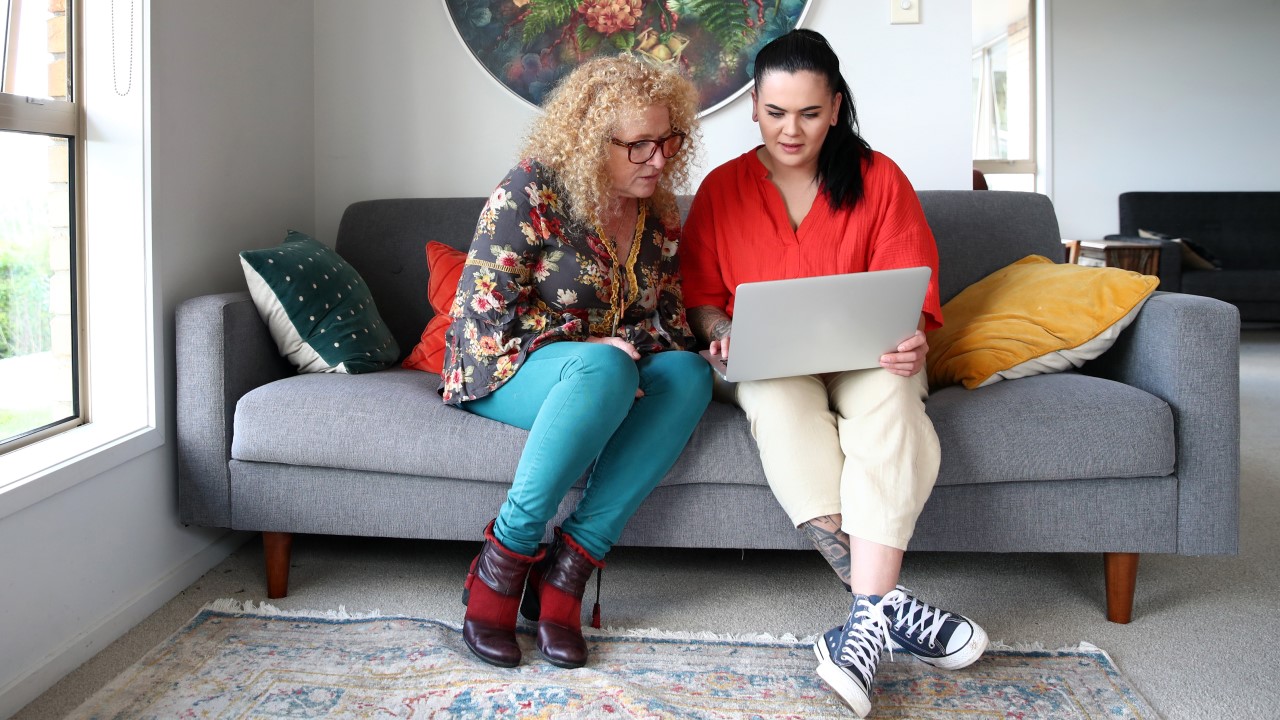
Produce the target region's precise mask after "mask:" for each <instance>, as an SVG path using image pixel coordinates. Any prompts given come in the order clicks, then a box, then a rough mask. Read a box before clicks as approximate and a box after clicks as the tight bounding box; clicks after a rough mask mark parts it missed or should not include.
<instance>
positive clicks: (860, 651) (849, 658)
mask: <svg viewBox="0 0 1280 720" xmlns="http://www.w3.org/2000/svg"><path fill="white" fill-rule="evenodd" d="M896 592H898V591H897V590H894V591H891V592H890V593H889V594H888V595H886V596H885V597H883V598H881V599H880V602H878V603H876V604H874V605H872V604H871V603H870V602H868V601H867V599H866V598H865V597H860V598H858V607H857V608H855V609H854V613H853V620H854V621H855V622H854V624H853V627H851V628H845V632H844V633H842V639H841V643H840V655H839V658H838V659H839V661H840V664H841V665H844V666H845V667H855V668H857V669H858V670H859V672H860V673H861V675H862V677H864V678H866V680H867V682H868V683H870V682H871V678H873V677H875V674H876V666H877V665H879V663H880V653H882V652H884V649H885V647H886V646H887V645H888V640H889V619H888V618H887V617H886V616H885V614H884V605H885V600H887V599H888V598H889V597H890V596H892V595H893V594H894V593H896ZM859 619H862V620H864V622H856V621H857V620H859ZM889 657H890V658H891V659H892V657H893V649H892V648H890V649H889Z"/></svg>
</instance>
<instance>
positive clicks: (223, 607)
mask: <svg viewBox="0 0 1280 720" xmlns="http://www.w3.org/2000/svg"><path fill="white" fill-rule="evenodd" d="M203 609H204V610H213V611H216V612H226V613H235V614H237V615H261V616H276V617H296V618H317V619H324V620H366V619H372V618H378V617H383V616H382V614H381V613H379V612H378V611H377V610H376V609H375V610H370V611H369V612H361V613H353V612H350V611H348V610H347V608H346V606H344V605H339V606H338V609H337V610H305V609H304V610H283V609H281V608H278V607H276V606H274V605H272V604H270V603H267V602H261V603H258V604H257V605H254V603H253V601H252V600H246V601H244V602H241V601H239V600H234V599H231V598H222V599H219V600H214V601H213V602H211V603H209V604H208V605H205V606H204V608H203ZM394 617H402V616H399V615H397V616H394ZM433 622H437V623H439V624H441V625H447V626H449V627H452V628H453V629H455V630H461V628H460V627H457V626H455V625H453V624H452V623H447V622H444V621H441V620H434V621H433ZM582 634H583V635H586V636H588V637H590V636H592V635H599V636H612V637H628V638H637V639H650V640H707V641H713V642H714V641H721V642H756V643H788V644H790V643H801V644H809V643H813V642H816V641H817V639H818V635H817V634H813V635H805V636H804V637H797V636H796V635H794V634H793V633H783V634H781V635H773V634H770V633H754V632H742V633H717V632H712V631H710V630H663V629H662V628H656V627H650V628H625V627H612V626H610V627H607V628H604V629H603V630H596V629H593V628H587V627H584V628H583V629H582ZM988 649H989V650H1003V651H1008V652H1023V653H1025V652H1060V653H1061V652H1087V653H1101V654H1102V655H1104V656H1106V657H1107V660H1108V661H1110V659H1111V657H1110V655H1107V652H1106V651H1105V650H1103V649H1102V648H1100V647H1098V646H1097V645H1094V644H1093V643H1090V642H1086V641H1084V640H1082V641H1080V643H1078V644H1076V645H1068V646H1064V647H1060V648H1058V649H1057V650H1049V649H1048V648H1046V647H1045V646H1044V643H1042V642H1020V643H1013V644H1009V643H1006V642H1004V641H1003V640H992V641H991V643H990V644H989V645H988ZM1113 664H1114V663H1113Z"/></svg>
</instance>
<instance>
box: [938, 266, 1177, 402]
mask: <svg viewBox="0 0 1280 720" xmlns="http://www.w3.org/2000/svg"><path fill="white" fill-rule="evenodd" d="M1159 282H1160V280H1159V278H1156V277H1153V276H1151V275H1140V274H1138V273H1136V272H1130V271H1128V270H1120V269H1118V268H1094V267H1083V266H1080V265H1064V264H1057V263H1054V262H1053V261H1052V260H1049V259H1048V258H1046V257H1042V256H1040V255H1028V256H1027V257H1025V258H1023V259H1021V260H1019V261H1017V262H1015V263H1013V264H1011V265H1008V266H1006V267H1003V268H1001V269H1000V270H997V271H996V272H993V273H991V274H990V275H988V276H987V277H985V278H983V279H981V280H979V281H978V282H976V283H974V284H972V285H970V286H969V287H967V288H965V289H964V290H963V291H962V292H961V293H960V294H959V295H956V296H955V297H954V298H952V299H951V301H950V302H948V303H947V304H946V305H944V306H943V308H942V316H943V317H944V318H945V319H946V324H945V325H943V326H942V327H941V328H938V329H937V330H934V331H933V332H931V333H929V336H928V339H929V356H928V372H929V385H930V386H931V387H934V388H939V387H945V386H947V385H955V384H957V383H961V384H963V385H964V386H965V387H966V388H969V389H970V390H972V389H974V388H978V387H982V386H984V385H990V384H992V383H995V382H999V381H1001V380H1012V379H1013V378H1019V377H1026V376H1028V375H1040V374H1043V373H1051V372H1060V371H1062V370H1066V369H1067V368H1069V367H1080V366H1081V365H1083V364H1084V363H1085V361H1087V360H1092V359H1093V358H1096V357H1098V356H1099V355H1101V354H1102V353H1104V352H1106V350H1107V348H1110V347H1111V345H1112V344H1113V343H1115V341H1116V338H1117V337H1119V335H1120V331H1121V330H1124V329H1125V328H1126V327H1128V326H1129V324H1130V323H1131V322H1133V318H1134V317H1135V316H1136V315H1137V314H1138V310H1140V309H1141V308H1142V304H1143V303H1144V302H1146V300H1147V298H1148V297H1150V296H1151V293H1152V291H1154V290H1155V289H1156V285H1158V284H1159Z"/></svg>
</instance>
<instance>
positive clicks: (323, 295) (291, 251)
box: [240, 230, 400, 373]
mask: <svg viewBox="0 0 1280 720" xmlns="http://www.w3.org/2000/svg"><path fill="white" fill-rule="evenodd" d="M240 265H241V266H242V268H243V269H244V276H245V281H246V282H247V283H248V285H249V295H250V296H251V297H253V304H254V305H255V306H256V307H257V308H258V314H259V315H261V316H262V320H263V322H265V323H266V324H267V328H268V329H269V330H270V331H271V337H272V338H273V339H274V340H275V341H276V347H277V348H278V349H279V350H280V354H281V355H282V356H284V357H285V358H288V360H289V362H290V363H292V364H293V365H294V367H296V368H298V371H299V372H304V373H316V372H325V373H363V372H372V371H374V370H381V369H382V368H384V367H387V366H388V365H390V364H391V363H393V362H395V360H396V358H398V357H399V356H400V348H399V346H398V345H397V344H396V340H395V338H393V337H392V336H391V333H390V331H388V329H387V327H386V325H384V324H383V322H382V317H381V316H380V315H378V308H377V307H376V306H375V305H374V302H373V297H372V295H370V293H369V288H368V286H367V285H365V283H364V280H363V279H361V277H360V274H359V273H358V272H356V271H355V269H354V268H352V267H351V266H350V265H348V264H347V263H346V262H344V261H343V259H342V258H341V257H339V256H338V254H337V253H336V252H334V251H333V250H331V249H329V248H328V247H327V246H325V245H324V244H323V243H321V242H319V241H317V240H315V239H314V238H311V237H308V236H307V235H304V234H303V233H300V232H296V231H293V230H290V231H289V233H288V235H287V236H286V237H285V240H284V243H282V244H281V245H278V246H276V247H272V248H265V249H262V250H246V251H245V252H242V253H240Z"/></svg>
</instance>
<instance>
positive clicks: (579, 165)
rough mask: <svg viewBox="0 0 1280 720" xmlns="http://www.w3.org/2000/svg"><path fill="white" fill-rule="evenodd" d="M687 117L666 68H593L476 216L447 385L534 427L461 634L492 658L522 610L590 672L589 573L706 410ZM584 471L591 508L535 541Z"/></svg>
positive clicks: (554, 652)
mask: <svg viewBox="0 0 1280 720" xmlns="http://www.w3.org/2000/svg"><path fill="white" fill-rule="evenodd" d="M696 113H697V106H696V92H695V91H694V89H693V87H692V86H691V85H690V84H689V82H688V81H687V80H685V79H683V78H681V77H680V76H679V75H678V74H676V73H675V72H674V71H671V70H666V69H661V68H658V67H655V66H652V65H650V64H648V63H646V62H644V61H642V60H638V59H634V58H631V57H627V56H621V57H614V58H602V59H597V60H592V61H590V62H587V63H585V64H583V65H582V66H580V67H579V68H578V69H577V70H575V71H574V72H572V73H570V74H569V75H568V76H567V77H566V78H565V79H564V80H563V81H562V82H561V84H560V85H559V86H558V88H557V89H556V91H555V92H554V93H553V94H552V96H551V97H550V99H549V100H548V101H547V103H546V105H545V107H544V113H543V115H542V117H541V118H540V119H539V120H537V121H536V122H535V123H534V125H533V127H532V129H531V131H530V133H529V135H528V139H527V141H526V143H525V146H524V148H523V149H522V151H521V160H520V161H519V163H518V164H517V165H516V167H515V168H513V169H512V170H511V171H510V172H509V173H508V174H507V176H506V178H504V179H503V180H502V182H501V183H499V185H498V187H497V189H495V190H494V191H493V194H492V195H491V196H490V197H489V201H488V203H487V204H486V205H485V207H484V210H483V211H481V213H480V219H479V221H478V222H477V224H476V232H475V236H474V238H473V239H472V242H471V249H470V252H469V253H468V255H467V260H466V265H465V266H464V268H463V272H462V277H461V279H460V281H459V284H458V292H457V295H456V296H455V298H454V303H453V309H452V311H451V316H452V323H451V324H450V327H449V330H448V333H447V334H446V341H445V362H444V369H443V371H442V373H441V375H442V378H443V381H444V382H443V385H442V388H441V393H442V395H443V398H444V401H445V402H446V403H449V404H453V405H459V406H461V407H462V408H463V409H464V410H467V411H469V412H472V413H474V414H476V415H480V416H482V417H486V418H490V419H492V420H497V421H499V422H503V423H507V424H509V425H515V426H517V427H521V428H524V429H526V430H528V431H529V438H528V440H527V441H526V443H525V447H524V450H523V452H522V454H521V456H520V462H519V465H518V466H517V468H516V473H515V478H514V479H513V481H512V484H511V489H510V490H509V491H508V493H507V498H506V501H505V502H504V503H503V504H502V507H501V508H500V509H499V510H498V514H497V517H496V518H495V519H494V520H493V522H491V523H489V525H488V526H487V527H486V528H485V530H484V537H485V543H484V545H483V547H482V548H481V550H480V554H479V555H478V556H476V558H475V560H473V561H472V563H471V569H470V571H469V572H468V573H467V579H466V590H465V591H464V594H463V601H464V602H466V603H467V612H466V619H465V621H464V623H463V628H462V634H463V639H464V641H465V642H466V644H467V647H469V648H470V649H471V651H472V652H473V653H475V654H476V655H477V656H478V657H480V658H481V659H482V660H484V661H485V662H488V663H491V664H494V665H499V666H503V667H513V666H515V665H518V664H519V663H520V655H521V653H520V646H519V645H518V644H517V643H516V638H515V623H516V611H517V607H518V608H519V611H520V612H521V614H523V615H524V616H525V617H526V618H528V619H530V620H536V621H537V623H538V637H537V645H538V651H539V652H540V653H541V654H542V656H543V657H544V658H546V659H547V660H548V661H549V662H551V663H552V664H555V665H558V666H560V667H566V668H576V667H581V666H582V665H584V664H586V661H587V645H586V642H585V641H584V640H583V637H582V625H581V614H582V594H583V590H584V589H585V587H586V582H587V579H588V578H589V577H590V576H591V573H592V571H594V570H596V569H598V568H603V567H604V556H605V554H606V553H608V551H609V549H610V548H611V547H613V544H614V543H615V542H617V540H618V536H619V535H620V534H621V532H622V528H623V526H624V525H625V524H626V522H627V520H628V519H630V518H631V516H632V514H633V513H634V512H635V510H636V508H638V507H639V506H640V503H641V501H643V500H644V498H645V497H647V496H648V494H649V492H650V491H651V490H652V489H653V488H654V487H655V486H656V485H657V484H658V482H659V481H660V480H662V478H663V476H664V475H666V472H667V470H668V469H669V468H670V467H671V465H672V464H673V463H675V461H676V458H677V457H678V456H679V455H680V452H681V450H683V448H684V445H685V443H686V442H687V441H688V439H689V436H690V434H692V432H693V428H694V426H695V425H697V423H698V420H699V419H700V418H701V417H702V412H703V410H705V409H706V406H707V403H708V401H709V400H710V398H711V377H710V368H709V367H708V366H707V364H706V362H704V361H703V360H702V358H700V357H698V356H697V355H696V354H693V353H691V352H687V351H686V348H688V347H689V346H690V345H691V344H692V342H693V335H692V333H691V331H690V330H689V325H688V322H687V320H686V318H685V309H684V302H683V300H682V298H681V293H680V285H679V276H678V265H677V256H676V248H677V245H678V234H679V211H678V209H677V207H676V203H675V192H676V188H677V187H680V186H682V185H683V183H684V182H685V181H686V180H687V177H688V163H689V156H690V155H691V151H692V148H691V147H689V146H690V145H692V144H693V141H694V139H695V138H696V137H697V135H696ZM477 447H479V443H477ZM477 456H479V457H483V455H482V453H477ZM588 467H591V468H592V469H591V473H590V475H589V476H588V478H587V483H586V489H585V490H584V491H583V493H582V499H581V500H580V501H579V502H578V505H577V507H576V508H575V510H574V512H573V514H572V515H570V516H569V518H568V519H566V520H565V522H564V524H563V525H562V526H561V527H558V528H556V529H555V533H554V542H553V543H552V544H551V546H550V547H549V548H543V547H540V545H539V542H540V541H541V540H542V538H543V536H544V534H545V533H546V527H547V523H548V522H549V521H550V520H551V518H552V517H553V516H554V515H555V512H556V510H557V508H558V507H559V505H560V502H561V501H562V500H563V499H564V497H565V495H566V494H567V493H568V492H569V489H570V488H571V487H572V486H573V484H574V482H575V481H577V479H578V478H579V477H581V476H582V474H583V473H584V472H585V471H586V470H587V468H588ZM522 593H523V597H524V601H523V603H522V602H521V595H522ZM597 609H598V608H597Z"/></svg>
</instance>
